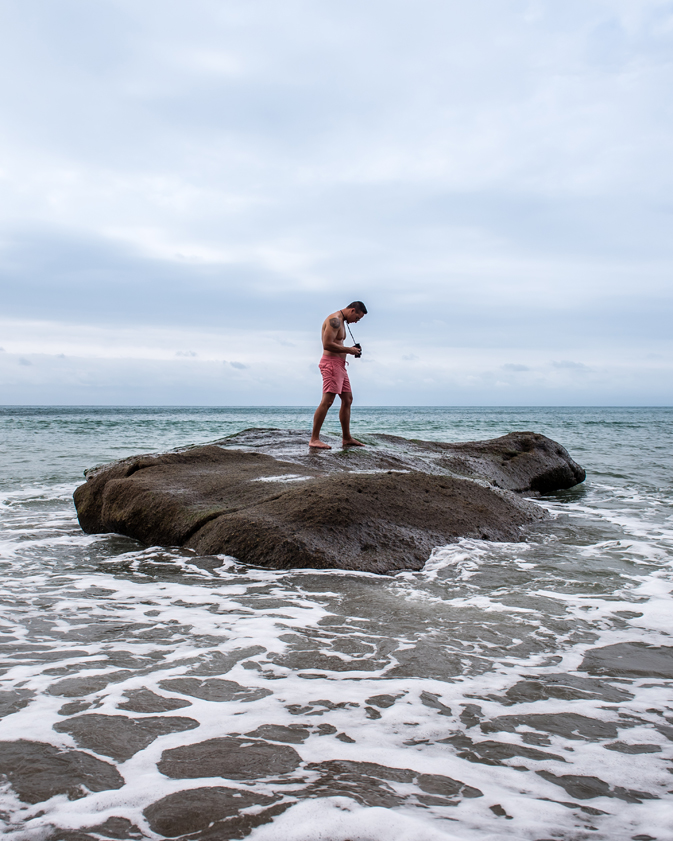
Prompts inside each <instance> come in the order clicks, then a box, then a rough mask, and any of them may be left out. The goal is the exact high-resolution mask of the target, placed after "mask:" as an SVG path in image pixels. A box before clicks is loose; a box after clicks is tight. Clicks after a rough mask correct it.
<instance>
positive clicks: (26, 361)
mask: <svg viewBox="0 0 673 841" xmlns="http://www.w3.org/2000/svg"><path fill="white" fill-rule="evenodd" d="M32 364H33V363H32V362H31V361H30V359H26V358H25V357H23V356H22V357H21V358H20V359H19V365H24V366H29V365H32Z"/></svg>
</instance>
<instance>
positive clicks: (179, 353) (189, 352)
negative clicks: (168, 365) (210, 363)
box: [175, 350, 198, 358]
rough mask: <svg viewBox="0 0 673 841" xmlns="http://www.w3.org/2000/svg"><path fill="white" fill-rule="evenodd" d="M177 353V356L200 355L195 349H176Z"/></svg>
mask: <svg viewBox="0 0 673 841" xmlns="http://www.w3.org/2000/svg"><path fill="white" fill-rule="evenodd" d="M175 355H176V356H188V357H191V358H194V357H195V356H198V353H196V352H195V351H193V350H176V351H175Z"/></svg>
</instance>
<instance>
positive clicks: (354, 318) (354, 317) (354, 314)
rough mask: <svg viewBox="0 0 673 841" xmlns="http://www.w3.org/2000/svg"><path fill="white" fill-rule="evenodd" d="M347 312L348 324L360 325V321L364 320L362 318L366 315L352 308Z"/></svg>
mask: <svg viewBox="0 0 673 841" xmlns="http://www.w3.org/2000/svg"><path fill="white" fill-rule="evenodd" d="M346 312H347V314H348V323H349V324H357V323H358V321H359V320H360V319H361V318H362V316H363V315H364V313H363V312H359V311H358V310H354V309H352V308H351V309H349V310H347V311H346Z"/></svg>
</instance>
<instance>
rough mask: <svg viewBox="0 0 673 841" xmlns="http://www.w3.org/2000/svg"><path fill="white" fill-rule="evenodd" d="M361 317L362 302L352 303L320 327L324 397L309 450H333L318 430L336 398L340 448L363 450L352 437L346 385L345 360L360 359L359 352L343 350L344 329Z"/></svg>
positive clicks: (363, 311)
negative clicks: (339, 404) (340, 435)
mask: <svg viewBox="0 0 673 841" xmlns="http://www.w3.org/2000/svg"><path fill="white" fill-rule="evenodd" d="M363 315H367V307H366V306H365V305H364V304H363V303H362V301H353V303H352V304H349V305H348V306H347V307H345V308H344V309H342V310H337V311H336V312H333V313H332V314H331V315H328V316H327V318H326V319H325V320H324V321H323V323H322V347H323V355H322V359H321V360H320V364H319V366H318V367H319V368H320V373H321V374H322V390H323V395H322V400H321V402H320V405H319V406H318V408H317V409H316V410H315V415H314V416H313V432H312V434H311V440H310V441H309V442H308V445H309V447H315V448H316V449H320V450H331V449H332V448H331V447H330V445H329V444H325V443H324V442H323V441H321V440H320V430H321V428H322V425H323V423H324V421H325V418H326V417H327V412H328V411H329V408H330V406H331V405H332V403H334V398H335V397H336V396H337V394H338V395H339V397H340V398H341V409H340V410H339V421H340V422H341V431H342V434H343V441H342V446H343V447H364V444H362V443H361V442H360V441H356V440H355V438H353V437H352V436H351V428H350V424H351V403H352V402H353V394H352V392H351V384H350V382H349V381H348V374H347V373H346V357H347V356H348V355H349V354H351V355H352V356H356V357H357V356H360V355H361V351H360V348H358V347H344V339H345V338H346V325H347V324H357V322H358V321H359V320H360V319H361V318H362V316H363ZM349 329H350V328H349Z"/></svg>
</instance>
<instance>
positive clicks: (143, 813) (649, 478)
mask: <svg viewBox="0 0 673 841" xmlns="http://www.w3.org/2000/svg"><path fill="white" fill-rule="evenodd" d="M311 416H312V409H308V408H307V409H300V408H286V409H285V408H255V409H244V408H241V409H236V408H229V409H213V408H204V409H194V408H81V407H79V408H61V407H55V408H20V407H4V408H0V570H1V571H2V577H1V579H0V587H1V591H2V592H1V594H0V603H1V612H0V648H1V649H2V653H3V664H2V670H1V672H0V674H1V678H0V680H1V682H2V686H1V687H0V690H1V691H0V832H1V833H3V835H4V837H7V838H8V839H13V841H46V839H53V840H54V841H89V839H113V838H114V839H127V838H128V839H131V838H133V839H140V838H148V839H157V838H169V837H175V838H184V839H187V838H190V839H194V840H195V841H200V840H201V839H203V841H205V839H211V841H225V839H229V838H232V839H233V838H249V839H251V841H319V839H323V841H348V840H349V841H439V840H440V839H447V841H448V839H451V841H462V839H465V841H477V839H478V841H485V839H496V838H512V839H528V840H529V841H542V839H545V841H549V840H550V839H562V841H565V840H566V839H568V841H580V839H582V841H583V839H587V838H593V839H609V841H621V839H629V841H632V840H633V841H652V839H657V841H671V839H673V692H672V689H673V637H672V635H671V633H672V631H673V598H672V591H673V470H672V468H673V409H670V408H662V409H657V408H624V409H620V408H595V409H591V408H544V409H541V408H520V409H514V408H502V409H499V408H475V409H470V408H381V409H378V408H359V407H357V406H356V407H355V408H354V411H353V433H354V435H356V437H359V438H361V440H363V441H364V442H365V443H366V442H367V437H368V435H369V434H370V433H380V432H385V433H391V434H394V435H400V436H404V437H408V438H419V439H424V440H438V441H467V440H483V439H488V438H495V437H497V436H500V435H504V434H506V433H508V432H511V431H514V430H533V431H535V432H541V433H543V434H544V435H547V436H549V437H550V438H553V439H554V440H556V441H558V442H560V443H561V444H563V445H564V446H565V447H566V448H567V449H568V451H569V452H570V454H571V455H572V456H573V458H574V459H575V460H576V461H578V462H579V463H580V464H581V465H582V466H583V467H585V468H586V470H587V480H586V482H585V483H584V484H583V485H580V486H578V487H576V488H573V489H571V490H568V491H563V492H559V493H556V494H553V495H550V496H547V497H544V498H543V499H541V500H539V502H540V504H542V505H543V506H544V507H545V508H546V509H547V510H548V511H549V512H550V514H551V517H552V519H551V520H549V521H548V522H546V523H544V524H539V525H537V526H535V527H533V528H532V529H531V530H530V531H529V532H527V535H526V540H525V541H524V542H522V543H516V544H514V543H511V544H509V543H508V544H497V543H488V542H485V541H479V540H461V541H460V542H458V543H455V544H452V545H449V546H443V547H437V548H436V549H435V550H434V552H433V554H432V556H431V557H430V558H429V559H428V562H427V563H426V565H425V567H424V569H423V570H421V571H420V572H402V573H399V574H397V575H394V576H390V577H382V576H375V575H371V574H359V573H352V572H342V571H337V570H334V571H320V572H318V571H311V570H301V569H298V570H294V571H291V572H284V571H272V570H266V569H260V568H253V567H246V566H245V565H242V564H240V563H239V562H238V561H237V560H236V559H234V558H226V557H222V558H219V559H213V558H209V559H200V558H199V557H197V556H196V555H194V553H192V552H189V551H186V550H182V549H171V548H168V549H166V548H158V547H146V546H142V545H140V544H138V543H137V542H136V541H134V540H130V539H128V538H125V537H121V536H119V535H113V534H108V535H85V534H83V533H82V531H81V530H80V528H79V525H78V522H77V517H76V513H75V509H74V506H73V502H72V493H73V491H74V489H75V488H76V487H77V485H79V484H80V483H81V482H83V481H84V480H83V475H82V474H83V470H84V469H85V468H88V467H91V466H93V465H96V464H100V463H103V462H108V461H112V460H116V459H119V458H123V457H125V456H130V455H134V454H138V453H143V452H158V451H165V450H168V449H171V448H174V447H178V446H183V445H186V444H194V443H205V442H208V441H212V440H215V439H219V438H222V437H224V436H226V435H229V434H233V433H236V432H239V431H241V430H243V429H246V428H249V427H272V428H282V429H306V430H307V435H308V428H309V426H310V421H311ZM337 432H338V424H337V418H336V411H335V410H332V415H330V419H329V422H328V425H327V433H328V436H329V435H331V436H333V440H334V441H338V438H337V437H336V435H337ZM203 742H209V744H210V754H209V756H210V758H209V760H208V761H207V762H200V763H195V762H194V761H193V756H194V754H193V752H192V753H190V750H191V748H190V746H192V745H196V744H201V743H203ZM200 755H201V756H202V755H203V749H201V754H200ZM241 756H245V757H246V760H245V761H244V762H242V761H241V760H240V757H241ZM237 757H238V759H237Z"/></svg>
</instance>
